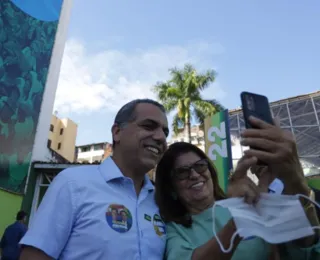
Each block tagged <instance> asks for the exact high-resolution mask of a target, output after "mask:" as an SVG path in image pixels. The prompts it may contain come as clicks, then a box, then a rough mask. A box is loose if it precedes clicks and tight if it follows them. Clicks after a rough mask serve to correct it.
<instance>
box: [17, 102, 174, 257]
mask: <svg viewBox="0 0 320 260" xmlns="http://www.w3.org/2000/svg"><path fill="white" fill-rule="evenodd" d="M167 135H168V122H167V118H166V115H165V110H164V108H163V106H162V105H160V104H159V103H157V102H155V101H153V100H149V99H142V100H134V101H132V102H130V103H128V104H126V105H125V106H123V107H122V108H121V109H120V111H119V112H118V114H117V115H116V118H115V122H114V125H113V126H112V137H113V146H114V151H113V155H112V157H109V158H107V159H106V160H104V161H103V162H102V163H101V164H100V165H95V166H94V165H90V166H80V167H74V168H69V169H66V170H64V171H63V172H61V173H60V174H58V176H57V177H56V178H55V179H54V180H53V182H52V183H51V185H50V187H49V189H48V191H47V192H46V194H45V196H44V198H43V201H42V203H41V205H40V206H39V208H38V211H37V213H36V215H35V218H34V219H33V220H32V225H31V227H30V230H29V231H28V232H27V234H26V235H25V237H24V238H23V239H22V241H21V244H22V245H24V248H23V251H22V254H21V258H20V259H22V260H47V259H67V260H74V259H75V260H79V259H81V260H86V259H88V260H100V259H149V260H152V259H162V258H163V252H164V247H165V236H159V235H157V234H156V232H155V230H154V227H153V225H152V222H151V221H150V219H149V218H148V217H146V216H154V215H156V214H158V208H157V206H156V204H155V202H154V186H153V185H152V183H151V182H150V180H149V178H148V177H147V176H146V173H147V172H148V171H150V170H151V169H152V168H154V167H155V165H156V164H157V163H158V161H159V159H160V158H161V156H162V154H163V152H164V151H165V150H166V146H167V144H166V137H167ZM113 208H117V209H123V210H126V212H128V215H129V216H130V217H131V218H132V220H131V222H130V223H131V225H129V222H128V226H127V227H126V228H123V227H122V226H121V227H120V226H118V227H117V228H114V227H113V225H111V224H110V223H112V221H108V219H110V218H111V220H112V213H111V212H112V209H113Z"/></svg>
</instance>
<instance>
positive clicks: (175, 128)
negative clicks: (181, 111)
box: [172, 114, 184, 135]
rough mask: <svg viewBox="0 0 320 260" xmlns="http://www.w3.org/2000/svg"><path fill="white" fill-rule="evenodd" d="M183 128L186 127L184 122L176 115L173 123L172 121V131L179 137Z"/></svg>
mask: <svg viewBox="0 0 320 260" xmlns="http://www.w3.org/2000/svg"><path fill="white" fill-rule="evenodd" d="M183 127H184V122H183V120H182V119H181V118H180V117H179V115H178V114H176V115H175V116H174V117H173V121H172V129H173V132H174V134H176V135H177V134H178V133H179V129H181V128H183Z"/></svg>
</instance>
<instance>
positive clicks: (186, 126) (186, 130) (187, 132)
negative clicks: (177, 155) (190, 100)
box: [184, 118, 191, 143]
mask: <svg viewBox="0 0 320 260" xmlns="http://www.w3.org/2000/svg"><path fill="white" fill-rule="evenodd" d="M184 136H185V141H186V142H188V143H191V123H190V118H187V119H186V122H185V123H184Z"/></svg>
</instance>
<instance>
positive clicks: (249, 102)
mask: <svg viewBox="0 0 320 260" xmlns="http://www.w3.org/2000/svg"><path fill="white" fill-rule="evenodd" d="M246 103H247V108H248V110H250V111H255V103H254V98H253V96H251V95H246Z"/></svg>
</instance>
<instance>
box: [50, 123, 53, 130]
mask: <svg viewBox="0 0 320 260" xmlns="http://www.w3.org/2000/svg"><path fill="white" fill-rule="evenodd" d="M53 130H54V126H53V125H52V124H51V125H50V131H51V132H53Z"/></svg>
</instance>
